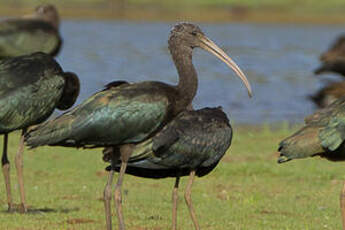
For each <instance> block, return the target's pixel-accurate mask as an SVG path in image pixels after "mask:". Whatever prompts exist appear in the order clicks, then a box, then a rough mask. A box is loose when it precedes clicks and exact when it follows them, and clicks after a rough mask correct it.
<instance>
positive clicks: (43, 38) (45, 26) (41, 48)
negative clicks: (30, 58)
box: [0, 4, 62, 58]
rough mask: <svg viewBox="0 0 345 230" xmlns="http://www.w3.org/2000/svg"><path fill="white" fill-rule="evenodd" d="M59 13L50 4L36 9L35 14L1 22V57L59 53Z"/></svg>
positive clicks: (60, 42) (60, 41)
mask: <svg viewBox="0 0 345 230" xmlns="http://www.w3.org/2000/svg"><path fill="white" fill-rule="evenodd" d="M58 29H59V14H58V12H57V10H56V8H55V7H54V6H53V5H50V4H43V5H40V6H38V7H37V8H36V9H35V12H34V14H32V15H27V16H24V17H22V18H13V19H6V20H3V21H2V22H0V58H4V57H15V56H20V55H26V54H31V53H34V52H44V53H47V54H50V55H53V56H55V55H57V53H58V52H59V50H60V47H61V44H62V40H61V37H60V35H59V30H58Z"/></svg>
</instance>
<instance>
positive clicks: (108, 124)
mask: <svg viewBox="0 0 345 230" xmlns="http://www.w3.org/2000/svg"><path fill="white" fill-rule="evenodd" d="M168 43H169V50H170V53H171V55H172V58H173V61H174V63H175V66H176V68H177V72H178V75H179V81H178V84H177V85H169V84H166V83H163V82H157V81H144V82H139V83H126V82H113V83H111V84H109V85H108V86H107V87H106V88H105V89H104V90H102V91H100V92H98V93H96V94H94V95H93V96H91V97H90V98H88V99H87V100H85V101H84V102H83V103H81V104H80V105H78V106H76V107H75V108H74V109H73V110H71V111H69V112H67V113H65V114H63V115H61V116H59V117H57V118H56V119H54V120H51V121H48V122H45V123H43V124H41V125H39V126H37V127H35V128H34V129H33V130H31V131H30V132H28V133H27V135H26V141H27V144H28V145H29V146H31V147H38V146H42V145H59V146H69V147H85V148H92V147H110V146H112V147H115V148H118V151H119V154H118V156H117V157H118V158H119V160H121V166H120V173H119V177H118V180H117V184H116V186H115V194H114V197H115V206H116V213H117V218H118V225H119V229H120V230H124V229H125V225H124V221H123V214H122V203H121V200H122V198H121V186H122V183H123V177H124V173H125V171H126V167H127V162H128V159H129V157H130V156H131V154H132V152H133V149H134V148H135V146H136V145H137V144H139V143H141V142H143V141H146V140H147V139H149V138H150V137H152V136H154V135H155V134H156V133H157V132H159V131H160V130H162V128H163V127H164V126H165V125H166V124H168V123H169V122H170V121H171V120H173V119H174V118H175V117H176V116H178V115H179V114H180V113H181V112H183V111H185V110H186V109H187V108H188V107H190V106H191V103H192V100H193V98H194V96H195V95H196V92H197V88H198V78H197V73H196V70H195V68H194V66H193V63H192V52H193V49H194V48H196V47H200V48H202V49H204V50H206V51H208V52H210V53H211V54H213V55H215V56H216V57H218V58H219V59H220V60H222V61H223V62H225V63H226V64H227V65H228V66H229V67H230V68H232V69H233V70H234V71H235V73H236V74H237V76H238V77H239V78H240V79H242V81H243V82H244V84H245V86H246V87H247V89H248V94H249V95H251V88H250V84H249V82H248V80H247V78H246V77H245V75H244V74H243V72H242V71H241V70H240V68H239V67H238V66H237V65H236V64H235V62H234V61H233V60H232V59H231V58H230V57H229V56H228V55H227V54H226V53H225V52H224V51H223V50H221V49H220V48H219V47H218V46H217V45H216V44H215V43H214V42H212V41H211V40H210V39H209V38H207V37H206V36H205V35H204V33H203V32H202V31H201V30H200V28H199V27H198V26H196V25H194V24H190V23H179V24H177V25H175V26H174V27H173V29H172V30H171V33H170V37H169V41H168ZM111 173H112V171H110V173H109V180H108V183H107V186H106V188H105V190H104V200H105V209H106V223H107V229H108V230H110V229H111V228H112V224H111V212H110V199H111V195H110V194H111V191H110V190H109V189H108V188H109V187H111V184H112V179H113V177H112V175H111Z"/></svg>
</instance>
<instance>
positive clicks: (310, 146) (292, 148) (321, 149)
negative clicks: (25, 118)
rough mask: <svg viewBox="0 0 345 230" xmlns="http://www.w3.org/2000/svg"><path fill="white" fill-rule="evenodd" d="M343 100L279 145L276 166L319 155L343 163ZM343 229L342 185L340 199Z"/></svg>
mask: <svg viewBox="0 0 345 230" xmlns="http://www.w3.org/2000/svg"><path fill="white" fill-rule="evenodd" d="M344 141H345V98H344V97H343V98H341V99H339V100H337V101H335V102H334V103H332V104H331V105H329V106H327V107H325V108H323V109H321V110H319V111H317V112H316V113H314V114H312V115H310V116H308V117H306V118H305V125H304V126H303V127H302V128H301V129H300V130H298V131H297V132H296V133H294V134H292V135H291V136H290V137H288V138H286V139H285V140H283V141H282V142H280V144H279V149H278V152H279V154H280V157H279V159H278V163H284V162H288V161H290V160H293V159H300V158H307V157H314V156H320V157H322V158H326V159H327V160H331V161H344V160H345V147H344V146H345V145H344ZM340 206H341V212H342V221H343V229H344V230H345V183H344V188H343V189H342V192H341V196H340Z"/></svg>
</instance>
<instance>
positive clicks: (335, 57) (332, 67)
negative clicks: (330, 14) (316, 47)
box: [315, 35, 345, 76]
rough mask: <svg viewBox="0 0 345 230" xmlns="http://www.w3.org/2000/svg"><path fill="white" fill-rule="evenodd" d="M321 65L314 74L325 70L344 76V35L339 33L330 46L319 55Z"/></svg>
mask: <svg viewBox="0 0 345 230" xmlns="http://www.w3.org/2000/svg"><path fill="white" fill-rule="evenodd" d="M320 61H321V62H322V65H321V66H320V67H319V68H317V69H316V70H315V74H321V73H325V72H333V73H339V74H341V75H342V76H345V35H341V36H340V37H339V38H338V39H337V40H336V41H335V42H334V43H333V44H332V45H331V47H330V48H329V49H328V50H327V51H326V52H324V53H323V54H322V55H321V56H320Z"/></svg>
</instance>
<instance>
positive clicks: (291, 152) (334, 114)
mask: <svg viewBox="0 0 345 230" xmlns="http://www.w3.org/2000/svg"><path fill="white" fill-rule="evenodd" d="M305 123H306V124H305V126H303V127H302V128H301V129H300V130H298V131H297V132H295V133H294V134H292V135H291V136H289V137H287V138H286V139H284V140H283V141H282V142H281V143H280V144H279V152H280V158H279V160H278V162H280V163H283V162H286V161H289V160H292V159H296V158H305V157H312V156H321V157H326V158H328V159H329V160H341V159H343V160H345V151H344V150H345V149H344V145H343V143H344V140H345V97H343V98H340V99H338V100H337V101H335V102H334V103H332V104H331V105H329V106H327V107H325V108H323V109H321V110H319V111H317V112H316V113H314V114H312V115H310V116H308V117H306V118H305Z"/></svg>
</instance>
